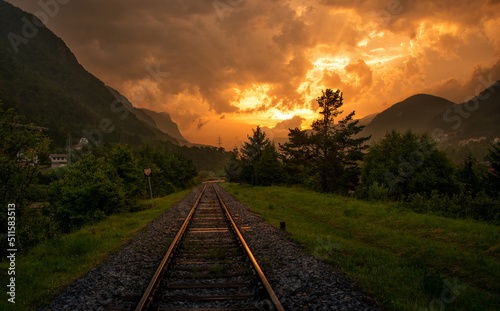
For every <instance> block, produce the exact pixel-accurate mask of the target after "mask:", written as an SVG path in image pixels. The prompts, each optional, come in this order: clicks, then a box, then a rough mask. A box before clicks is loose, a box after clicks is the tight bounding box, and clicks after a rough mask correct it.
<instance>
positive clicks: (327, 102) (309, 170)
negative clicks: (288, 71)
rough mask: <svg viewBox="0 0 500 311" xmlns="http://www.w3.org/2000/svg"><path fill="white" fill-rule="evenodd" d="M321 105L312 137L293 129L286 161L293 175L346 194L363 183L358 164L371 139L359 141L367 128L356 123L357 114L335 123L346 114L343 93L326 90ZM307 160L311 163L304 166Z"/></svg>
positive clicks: (285, 147)
mask: <svg viewBox="0 0 500 311" xmlns="http://www.w3.org/2000/svg"><path fill="white" fill-rule="evenodd" d="M317 102H318V104H319V107H320V109H321V111H320V114H321V116H322V117H321V118H319V119H317V120H315V121H314V122H313V124H312V129H313V133H312V134H310V135H308V134H307V133H306V132H305V131H300V130H299V129H295V130H290V133H289V135H288V136H289V138H290V142H289V143H285V144H284V145H282V146H281V151H282V152H283V154H284V162H285V164H286V166H287V168H289V169H290V170H291V171H292V172H290V173H294V172H293V170H301V173H302V174H304V173H305V174H307V175H308V176H310V177H312V178H313V180H316V186H317V187H318V188H319V190H321V191H323V192H340V193H346V192H347V191H348V190H349V189H351V188H353V187H354V186H355V185H356V184H357V183H358V181H359V175H360V168H359V164H358V162H359V161H361V159H362V158H363V150H364V149H365V148H367V146H366V145H364V143H365V142H366V141H367V140H368V139H369V137H358V138H355V135H356V134H358V133H359V132H361V130H362V129H363V126H360V125H358V122H359V121H354V120H353V116H354V114H355V112H354V111H353V112H351V113H350V114H348V115H347V116H345V117H344V118H342V119H340V120H339V121H338V122H335V118H336V117H338V116H339V115H341V114H342V111H341V110H340V107H342V105H343V96H342V93H341V92H340V90H337V91H333V90H331V89H326V91H323V94H322V96H320V97H318V99H317ZM304 157H306V158H304ZM303 161H307V162H304V164H303V165H300V164H299V163H300V162H303ZM306 163H307V164H306ZM295 173H296V172H295Z"/></svg>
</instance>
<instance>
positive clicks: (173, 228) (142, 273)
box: [42, 186, 380, 311]
mask: <svg viewBox="0 0 500 311" xmlns="http://www.w3.org/2000/svg"><path fill="white" fill-rule="evenodd" d="M201 189H202V187H201V186H200V187H198V188H196V189H194V190H193V191H191V192H190V193H189V194H188V195H186V197H184V198H183V199H182V200H181V201H179V202H178V203H177V204H175V205H174V206H173V207H171V208H170V209H168V210H167V211H166V212H165V213H163V214H162V215H160V216H159V217H158V218H156V219H155V220H154V221H152V222H151V223H150V224H149V225H147V226H146V227H145V228H144V229H143V230H142V231H141V232H139V233H138V234H136V235H135V236H134V237H133V238H132V239H131V240H130V241H129V242H128V243H126V244H125V245H124V246H123V247H122V250H121V251H119V252H118V253H116V254H114V255H112V256H111V257H110V258H109V260H108V261H106V262H105V263H104V264H102V265H99V266H98V267H96V268H95V269H93V270H92V271H90V272H89V273H88V274H87V275H86V276H84V277H82V278H81V279H79V280H77V281H76V282H75V283H73V284H72V285H70V286H69V287H68V288H67V289H66V291H64V292H63V293H62V294H61V295H59V296H58V297H56V298H55V299H54V301H53V302H52V303H51V304H50V305H49V306H47V307H45V308H43V309H42V310H44V311H52V310H53V311H55V310H106V308H107V307H119V306H124V307H126V306H133V305H135V303H136V302H137V301H136V300H138V298H140V296H141V295H142V293H143V291H144V290H145V288H146V287H147V285H148V283H149V279H150V278H151V277H152V275H153V273H154V271H155V270H156V268H157V266H158V264H159V263H160V261H161V259H162V257H163V255H164V254H165V252H166V250H167V248H168V246H169V244H170V241H172V239H173V238H174V237H175V235H176V233H177V230H178V229H179V228H180V226H181V225H182V222H183V220H184V218H185V217H186V216H187V214H188V212H189V210H190V208H191V207H192V205H193V204H194V202H195V201H196V199H197V197H198V195H199V193H200V191H201ZM217 189H218V191H219V193H220V195H221V197H222V198H223V200H224V201H225V203H226V206H227V207H228V209H229V210H230V212H231V214H232V215H233V217H234V219H235V222H236V223H237V225H238V226H239V227H240V228H244V227H251V230H246V229H243V230H241V232H242V234H243V236H244V238H245V240H246V242H247V243H248V245H249V247H250V249H251V250H252V252H253V254H254V256H255V257H256V259H257V261H258V262H259V264H260V265H261V267H262V269H263V270H264V273H265V274H266V277H267V278H268V280H269V282H270V283H271V285H272V287H273V288H274V291H275V292H276V294H277V296H278V297H279V298H280V301H281V303H282V305H283V307H284V308H285V310H380V307H379V306H378V303H377V302H376V301H375V300H374V299H373V298H371V297H370V296H369V295H367V294H365V293H363V292H361V291H360V290H359V289H357V288H356V287H355V286H354V285H353V284H352V283H350V282H349V281H348V280H346V278H345V277H344V276H343V275H342V274H340V273H338V272H336V271H335V270H334V269H333V268H332V267H331V266H330V265H328V264H326V263H324V262H322V261H321V260H318V259H316V258H314V257H312V256H310V255H307V254H305V253H304V251H303V250H302V247H301V246H300V245H298V244H297V243H295V242H293V241H290V240H289V239H288V238H287V235H286V233H284V232H282V231H280V230H279V229H277V228H275V227H273V226H271V225H269V224H267V223H265V222H264V220H263V219H262V218H261V217H260V216H258V215H256V214H255V213H253V212H252V211H251V210H250V209H249V208H248V207H247V206H246V205H244V204H242V203H241V202H239V201H238V200H237V199H235V198H234V197H233V196H232V195H231V194H229V193H228V192H226V191H225V190H224V189H222V188H221V187H219V186H217Z"/></svg>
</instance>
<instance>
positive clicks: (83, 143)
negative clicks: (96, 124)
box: [73, 136, 89, 150]
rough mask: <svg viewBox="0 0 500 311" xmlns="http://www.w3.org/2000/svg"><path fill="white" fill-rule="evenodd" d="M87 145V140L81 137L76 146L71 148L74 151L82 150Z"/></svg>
mask: <svg viewBox="0 0 500 311" xmlns="http://www.w3.org/2000/svg"><path fill="white" fill-rule="evenodd" d="M88 144H89V140H88V138H87V137H85V136H83V137H82V138H80V140H79V141H78V144H76V145H74V146H73V148H74V149H75V150H82V148H83V147H84V146H86V145H88Z"/></svg>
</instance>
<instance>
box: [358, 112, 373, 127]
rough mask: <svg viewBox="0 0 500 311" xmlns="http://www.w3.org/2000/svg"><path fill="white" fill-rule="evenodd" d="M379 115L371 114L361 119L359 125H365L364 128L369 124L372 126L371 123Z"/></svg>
mask: <svg viewBox="0 0 500 311" xmlns="http://www.w3.org/2000/svg"><path fill="white" fill-rule="evenodd" d="M377 115H378V112H377V113H372V114H369V115H367V116H365V117H363V118H361V119H359V123H358V125H364V126H367V125H368V124H370V122H372V120H373V119H374V118H375V117H376V116H377Z"/></svg>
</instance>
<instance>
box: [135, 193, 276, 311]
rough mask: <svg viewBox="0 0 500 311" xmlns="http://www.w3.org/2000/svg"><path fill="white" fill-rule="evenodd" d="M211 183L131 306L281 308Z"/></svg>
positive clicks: (224, 310) (227, 309)
mask: <svg viewBox="0 0 500 311" xmlns="http://www.w3.org/2000/svg"><path fill="white" fill-rule="evenodd" d="M216 187H217V186H215V185H214V184H205V186H204V188H203V190H202V192H201V194H200V196H199V197H198V199H197V201H196V203H195V204H194V206H193V208H192V209H191V211H190V213H189V215H188V216H187V217H186V220H185V221H184V223H183V225H182V227H181V229H180V230H179V232H178V233H177V236H176V237H175V239H174V241H173V242H172V244H171V245H170V247H169V249H168V251H167V253H166V255H165V257H164V258H163V260H162V262H161V264H160V265H159V267H158V269H157V270H156V272H155V274H154V276H153V278H152V280H151V281H150V283H149V285H148V287H147V289H146V291H145V292H144V294H143V296H142V298H141V300H140V302H139V303H138V305H137V307H136V309H135V310H136V311H139V310H157V311H163V310H165V311H166V310H170V311H174V310H178V311H181V310H183V311H188V310H207V311H208V310H219V311H230V310H234V311H236V310H284V309H283V307H282V306H281V303H280V302H279V300H278V298H277V297H276V295H275V293H274V291H273V289H272V288H271V285H269V282H268V281H267V279H266V277H265V276H264V274H263V273H262V270H261V268H260V267H259V265H258V264H257V261H256V260H255V258H254V256H253V255H252V253H251V251H250V249H249V248H248V245H247V244H246V242H245V240H244V239H243V237H242V235H241V233H240V231H239V229H238V228H237V226H236V224H235V222H234V220H233V219H232V217H231V215H230V213H229V211H228V210H227V207H226V206H225V204H224V202H223V201H222V198H221V197H220V195H219V193H218V192H217V188H216Z"/></svg>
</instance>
